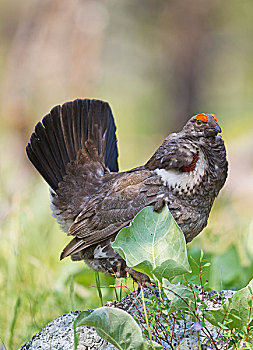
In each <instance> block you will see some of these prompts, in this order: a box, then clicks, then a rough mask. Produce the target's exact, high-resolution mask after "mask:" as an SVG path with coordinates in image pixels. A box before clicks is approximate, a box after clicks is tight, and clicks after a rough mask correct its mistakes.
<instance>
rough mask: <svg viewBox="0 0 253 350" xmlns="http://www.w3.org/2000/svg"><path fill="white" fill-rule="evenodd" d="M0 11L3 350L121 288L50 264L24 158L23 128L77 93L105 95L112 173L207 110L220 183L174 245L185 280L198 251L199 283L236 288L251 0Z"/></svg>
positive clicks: (49, 230)
mask: <svg viewBox="0 0 253 350" xmlns="http://www.w3.org/2000/svg"><path fill="white" fill-rule="evenodd" d="M92 6H95V7H92ZM202 6H203V7H202ZM0 9H1V11H0V18H1V28H0V34H1V47H0V53H1V55H0V74H1V85H0V101H1V104H0V150H1V155H0V306H1V313H0V347H1V343H3V344H4V345H5V346H6V348H7V349H8V350H12V349H17V348H18V347H19V346H21V345H22V344H24V343H25V342H26V341H27V340H29V339H30V338H31V336H32V335H33V334H34V333H36V332H38V331H40V330H41V329H42V327H43V326H44V325H45V324H47V323H48V322H49V321H51V320H52V319H54V318H55V317H57V316H59V315H62V314H63V313H65V312H69V311H71V310H72V309H74V310H77V309H80V310H84V309H86V308H96V307H99V306H101V303H102V304H103V305H105V303H106V300H112V299H113V298H116V299H120V298H121V296H123V295H124V293H125V290H123V289H122V288H116V289H115V288H114V287H111V286H113V285H114V284H115V285H117V286H118V285H121V283H119V282H118V281H115V280H113V279H110V278H108V277H106V276H104V275H102V274H99V284H98V285H100V287H101V288H99V290H100V291H101V294H100V295H99V294H98V291H97V287H96V286H97V283H96V279H97V280H98V277H97V278H96V276H95V274H94V272H93V271H91V270H90V269H88V268H87V267H86V266H85V265H84V264H83V263H82V262H80V263H79V262H75V263H74V262H71V261H70V259H66V260H64V261H61V262H60V261H59V259H58V257H59V255H60V253H61V249H62V248H63V247H64V246H65V244H66V243H67V242H68V238H67V237H66V236H65V234H64V233H62V232H61V231H60V229H59V228H58V226H57V224H56V223H55V222H54V219H53V218H52V217H51V213H50V209H49V198H48V197H49V196H48V187H47V186H46V185H45V184H44V183H43V182H42V180H41V178H40V177H39V176H36V174H35V171H34V169H33V168H32V167H31V166H30V164H28V161H27V159H26V156H25V152H24V149H25V146H26V143H27V141H28V138H29V136H30V134H31V132H32V130H33V126H34V125H35V123H37V122H38V120H40V119H41V118H42V116H43V115H45V114H46V113H48V111H49V110H50V108H52V107H53V106H54V105H55V104H58V103H63V102H65V101H67V100H70V99H74V98H77V97H83V98H84V97H93V98H101V99H104V100H107V101H109V102H110V104H111V106H112V109H113V113H114V116H115V119H116V124H117V135H118V140H119V151H120V152H119V153H120V159H119V161H120V169H121V170H125V169H130V168H133V167H135V166H138V165H140V164H143V163H144V162H145V161H146V160H147V159H148V158H149V157H150V155H151V154H152V152H153V151H154V149H156V148H157V147H158V146H159V144H160V142H161V141H162V140H163V139H164V137H165V136H167V134H168V133H169V132H171V131H175V130H178V129H180V128H181V127H182V125H183V124H184V120H185V119H187V118H188V117H189V116H190V115H193V114H194V113H198V112H211V113H215V114H216V115H217V116H218V119H219V123H220V125H221V127H222V129H223V136H224V139H225V142H226V147H227V149H228V156H229V178H228V181H227V183H226V185H225V188H224V190H223V192H222V193H221V194H220V195H219V197H218V199H217V200H216V201H215V204H214V208H213V209H212V213H211V216H210V219H209V223H208V227H207V228H206V229H205V230H204V231H203V233H201V235H200V236H198V237H197V238H196V239H194V241H193V242H192V243H191V244H189V245H187V250H188V256H189V263H190V266H191V270H192V273H189V274H185V279H186V280H187V281H188V282H190V283H192V284H194V283H197V284H199V283H200V281H199V276H200V271H199V266H198V264H197V265H196V264H195V263H194V261H196V262H199V261H200V257H201V250H200V247H201V248H202V249H203V251H204V252H205V259H206V260H207V262H206V263H210V266H209V267H206V268H204V270H205V276H204V281H205V280H208V287H209V288H213V289H215V290H217V291H219V290H222V289H234V290H239V289H241V288H244V287H245V286H246V285H247V284H248V283H249V281H250V280H251V279H252V271H253V246H252V241H253V221H252V207H253V202H252V198H253V187H252V159H253V153H252V150H253V144H252V139H253V138H252V130H253V118H252V110H253V99H252V89H253V75H252V72H253V70H252V64H251V62H252V53H253V51H252V34H253V25H252V23H253V21H252V18H253V4H252V0H245V1H243V2H238V1H236V0H231V1H230V2H229V3H228V2H226V1H223V2H222V1H215V0H209V1H207V2H205V3H204V4H201V1H184V2H182V1H178V2H177V1H164V0H157V1H155V2H154V1H153V0H145V2H143V1H139V0H138V1H128V0H122V1H114V0H110V1H103V0H101V1H94V5H93V1H83V0H78V1H75V2H69V0H60V1H59V0H52V1H45V2H40V1H35V2H31V1H17V0H12V1H11V2H10V1H9V0H2V1H1V2H0ZM87 13H89V18H88V19H87V17H85V15H86V14H87ZM87 23H88V24H89V25H87ZM192 258H193V259H194V260H193V259H192ZM175 281H176V282H179V281H181V282H184V280H183V279H182V278H181V277H180V276H178V277H176V278H175ZM122 284H125V281H122ZM127 287H128V289H130V290H131V289H133V288H132V282H131V281H127ZM135 287H136V286H135ZM119 291H122V292H121V293H122V295H121V296H120V292H119ZM115 292H117V296H116V294H115ZM101 297H102V298H101ZM101 300H102V302H101Z"/></svg>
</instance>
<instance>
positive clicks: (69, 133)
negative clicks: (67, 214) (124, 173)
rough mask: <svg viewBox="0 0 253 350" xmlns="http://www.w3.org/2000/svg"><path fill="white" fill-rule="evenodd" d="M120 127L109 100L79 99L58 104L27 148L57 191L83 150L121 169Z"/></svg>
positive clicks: (34, 134)
mask: <svg viewBox="0 0 253 350" xmlns="http://www.w3.org/2000/svg"><path fill="white" fill-rule="evenodd" d="M115 132H116V127H115V123H114V119H113V115H112V111H111V108H110V106H109V104H108V103H106V102H103V101H99V100H89V99H84V100H81V99H77V100H75V101H73V102H66V103H65V104H63V105H62V106H56V107H54V108H53V109H52V110H51V112H50V113H49V114H48V115H46V116H45V117H44V118H43V120H42V123H41V122H39V123H38V124H37V125H36V127H35V131H34V133H33V134H32V135H31V138H30V142H29V143H28V145H27V147H26V152H27V155H28V158H29V159H30V161H31V162H32V164H33V165H34V166H35V168H36V169H37V170H38V171H39V173H40V174H41V175H42V177H43V178H44V179H45V180H46V182H47V183H48V184H49V186H50V187H51V188H52V189H53V190H54V191H57V189H58V187H59V183H61V182H62V181H63V179H64V176H65V175H66V174H67V165H68V164H69V163H71V162H72V161H76V160H77V158H78V154H79V153H80V152H79V151H80V150H84V153H85V152H86V153H89V157H90V158H93V159H94V158H96V157H97V158H99V160H100V162H101V161H102V162H103V163H104V165H105V167H106V168H108V169H109V170H110V171H113V172H117V171H118V161H117V158H118V149H117V139H116V134H115Z"/></svg>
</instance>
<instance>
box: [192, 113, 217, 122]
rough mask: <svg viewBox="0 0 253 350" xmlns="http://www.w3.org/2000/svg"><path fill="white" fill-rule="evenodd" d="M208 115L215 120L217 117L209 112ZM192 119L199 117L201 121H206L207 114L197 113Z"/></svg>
mask: <svg viewBox="0 0 253 350" xmlns="http://www.w3.org/2000/svg"><path fill="white" fill-rule="evenodd" d="M210 115H211V116H212V117H213V118H214V119H215V121H216V122H217V117H216V115H215V114H212V113H210ZM194 119H200V120H201V121H202V122H204V123H207V115H206V114H204V113H200V114H197V115H196V117H195V118H194Z"/></svg>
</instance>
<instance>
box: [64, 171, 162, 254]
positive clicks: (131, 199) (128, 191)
mask: <svg viewBox="0 0 253 350" xmlns="http://www.w3.org/2000/svg"><path fill="white" fill-rule="evenodd" d="M151 177H154V176H153V175H152V173H151V172H149V171H147V170H140V171H136V172H132V173H120V174H117V175H116V174H115V178H114V179H113V180H111V181H110V182H108V183H107V184H106V185H105V187H107V188H102V189H101V190H100V191H99V192H97V193H96V196H95V197H94V198H93V199H91V200H90V201H89V202H88V203H87V205H86V206H85V208H84V209H83V210H82V212H81V213H80V214H79V215H78V217H77V218H76V220H75V221H74V223H73V224H72V225H71V227H70V229H69V234H70V235H74V236H75V237H76V238H75V239H73V240H72V241H71V242H70V243H69V244H68V245H67V247H66V248H65V249H64V251H63V252H62V255H61V258H64V257H66V256H68V255H72V254H74V253H77V252H78V251H80V250H82V249H84V248H86V247H88V246H90V245H92V244H96V243H99V242H101V241H103V240H105V239H106V238H108V237H109V236H112V235H113V234H114V233H116V232H118V231H119V230H120V229H121V228H122V227H124V226H126V225H127V224H129V223H130V222H131V220H132V219H133V218H134V216H135V215H136V214H137V213H138V212H139V211H140V210H141V209H143V208H144V207H145V206H147V205H151V204H153V203H154V202H155V197H156V195H157V193H158V192H159V191H160V190H161V187H162V184H161V182H160V181H156V180H155V178H154V179H153V182H152V184H153V186H150V183H148V184H146V183H145V182H146V181H147V182H149V181H148V180H149V179H150V178H151ZM155 182H157V183H155ZM154 184H156V186H154Z"/></svg>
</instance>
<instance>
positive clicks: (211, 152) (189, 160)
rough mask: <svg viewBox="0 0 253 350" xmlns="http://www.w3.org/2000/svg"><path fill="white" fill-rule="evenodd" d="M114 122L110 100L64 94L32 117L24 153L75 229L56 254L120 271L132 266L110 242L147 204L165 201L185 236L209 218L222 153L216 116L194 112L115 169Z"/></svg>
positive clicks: (68, 227) (68, 228)
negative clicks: (127, 166)
mask: <svg viewBox="0 0 253 350" xmlns="http://www.w3.org/2000/svg"><path fill="white" fill-rule="evenodd" d="M115 130H116V128H115V124H114V120H113V116H112V113H111V109H110V107H109V105H108V104H107V103H105V102H102V101H97V100H75V101H73V102H67V103H65V104H64V105H63V106H62V107H60V106H57V107H55V108H53V109H52V110H51V112H50V114H48V115H47V116H46V117H44V119H43V120H42V124H41V123H38V124H37V126H36V127H35V132H34V133H33V134H32V136H31V140H30V143H29V144H28V145H27V154H28V157H29V159H30V160H31V162H32V163H33V164H34V166H35V167H36V168H37V170H38V171H39V172H40V173H41V175H42V176H43V177H44V179H45V180H46V181H47V182H48V184H49V185H50V187H51V190H50V192H51V197H52V206H51V207H52V211H53V215H54V217H55V218H56V219H57V221H58V223H59V224H60V226H61V227H62V229H63V230H64V231H65V232H67V233H68V235H72V236H74V238H73V239H72V241H71V242H70V243H69V244H68V245H67V246H66V247H65V249H64V250H63V252H62V254H61V258H65V257H67V256H69V255H70V256H71V258H72V259H73V260H82V259H83V260H84V261H85V262H86V263H87V264H88V265H89V266H90V267H92V268H93V269H94V270H96V271H101V272H104V273H107V274H110V275H115V274H117V276H125V273H126V271H129V269H128V268H127V267H126V264H125V262H124V260H123V259H122V258H121V257H120V256H119V255H118V254H117V253H116V252H115V251H114V250H113V249H112V247H111V243H112V242H113V240H114V238H115V236H116V234H117V233H118V232H119V230H120V229H121V228H122V227H124V226H126V225H128V224H129V223H130V222H131V220H132V219H133V218H134V216H135V215H136V214H137V213H138V212H139V211H140V210H141V209H143V208H144V207H145V206H147V205H152V206H153V207H154V210H157V211H159V210H161V209H162V207H163V206H164V205H165V203H166V204H168V206H169V209H170V211H171V213H172V215H173V216H174V218H175V220H176V221H177V223H178V225H179V226H180V227H181V229H182V231H183V233H184V235H185V238H186V241H187V242H190V241H191V240H192V239H193V238H194V237H195V236H196V235H198V234H199V233H200V232H201V231H202V230H203V228H204V227H205V226H206V225H207V220H208V216H209V213H210V210H211V207H212V204H213V201H214V199H215V198H216V197H217V195H218V193H219V191H220V189H221V188H222V187H223V185H224V183H225V180H226V177H227V160H226V151H225V146H224V142H223V140H222V138H221V137H220V136H219V135H218V133H219V132H221V129H220V127H219V125H218V124H217V118H216V117H215V116H214V115H212V114H198V115H196V116H194V117H192V118H190V120H189V121H188V122H187V123H186V125H185V126H184V128H183V129H182V131H180V132H178V133H173V134H170V135H169V136H168V137H167V138H166V139H165V140H164V142H163V143H162V145H161V146H160V147H159V148H158V149H157V151H156V152H155V153H154V155H153V156H152V157H151V158H150V159H149V160H148V162H147V163H146V164H145V165H143V166H140V167H138V168H135V169H132V170H130V171H127V172H122V173H118V172H117V171H118V163H117V157H118V151H117V140H116V135H115ZM129 272H130V273H131V274H132V275H134V273H133V271H131V270H130V271H129ZM134 277H135V278H137V279H138V276H137V277H136V275H135V276H134Z"/></svg>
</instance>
